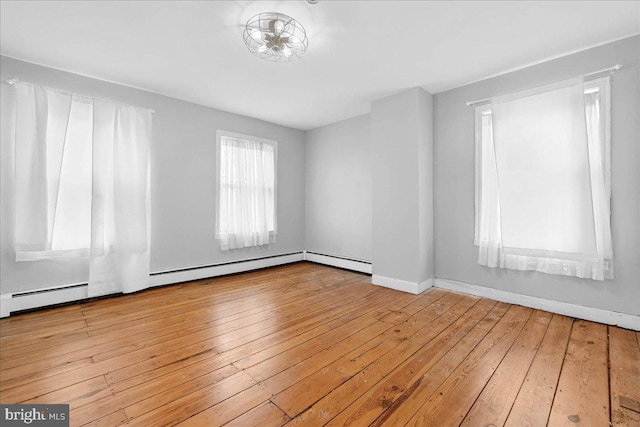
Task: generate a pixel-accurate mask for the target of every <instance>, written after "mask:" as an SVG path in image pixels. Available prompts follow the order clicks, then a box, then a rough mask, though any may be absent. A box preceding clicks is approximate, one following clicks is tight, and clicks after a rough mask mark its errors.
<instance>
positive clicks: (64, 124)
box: [14, 82, 152, 296]
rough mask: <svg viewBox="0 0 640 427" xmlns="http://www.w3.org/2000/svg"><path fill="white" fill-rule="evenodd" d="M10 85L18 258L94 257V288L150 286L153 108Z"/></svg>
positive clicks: (97, 290)
mask: <svg viewBox="0 0 640 427" xmlns="http://www.w3.org/2000/svg"><path fill="white" fill-rule="evenodd" d="M14 86H15V88H16V89H15V91H16V128H15V150H16V164H15V174H16V176H15V178H16V179H15V209H16V220H15V249H16V260H19V261H31V260H39V259H52V258H60V257H78V256H90V260H89V262H90V269H89V276H90V277H89V296H97V295H103V294H107V293H113V292H133V291H136V290H140V289H142V288H145V287H147V286H148V282H149V149H150V140H151V120H152V116H151V113H152V112H151V111H150V110H146V109H142V108H136V107H132V106H128V105H123V104H118V103H115V102H111V101H102V100H97V99H94V100H92V99H90V98H85V97H81V98H82V101H81V102H76V95H72V94H69V93H65V92H61V91H57V90H54V89H49V88H45V87H41V86H38V85H33V84H30V83H26V82H15V84H14ZM85 155H86V158H85ZM84 161H86V163H89V164H88V165H87V164H78V163H82V162H84ZM72 163H76V164H72ZM65 171H67V172H65ZM68 171H72V172H68ZM74 180H75V181H78V180H80V181H82V182H74ZM79 187H81V188H80V190H81V191H78V188H79ZM85 189H86V193H87V194H86V197H82V193H83V191H85ZM78 195H80V197H79V196H78ZM85 198H86V200H81V199H85ZM85 208H86V211H87V212H86V215H84V216H86V219H84V218H83V215H80V214H79V211H82V210H85ZM70 212H71V213H70ZM74 226H75V227H74ZM85 229H86V230H85ZM65 234H67V235H65ZM69 234H71V235H69ZM84 235H86V236H87V237H86V239H85V238H84V237H83V236H84ZM78 236H80V237H78ZM85 240H86V241H85Z"/></svg>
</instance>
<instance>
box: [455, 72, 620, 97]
mask: <svg viewBox="0 0 640 427" xmlns="http://www.w3.org/2000/svg"><path fill="white" fill-rule="evenodd" d="M620 68H622V65H620V64H616V65H614V66H613V67H609V68H603V69H602V70H598V71H593V72H591V73H587V74H583V75H582V77H589V76H594V75H596V74H601V73H606V72H609V73H613V72H615V71H618V70H619V69H620ZM487 101H491V98H484V99H478V100H477V101H469V102H467V106H468V107H469V106H471V105H475V104H481V103H483V102H487Z"/></svg>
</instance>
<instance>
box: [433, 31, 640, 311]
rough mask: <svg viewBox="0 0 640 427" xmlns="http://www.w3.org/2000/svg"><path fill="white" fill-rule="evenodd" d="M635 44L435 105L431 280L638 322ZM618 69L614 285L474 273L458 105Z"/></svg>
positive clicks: (467, 131) (639, 114)
mask: <svg viewBox="0 0 640 427" xmlns="http://www.w3.org/2000/svg"><path fill="white" fill-rule="evenodd" d="M639 57H640V37H637V36H636V37H633V38H628V39H625V40H621V41H618V42H614V43H611V44H607V45H603V46H600V47H596V48H593V49H589V50H586V51H583V52H579V53H576V54H573V55H569V56H565V57H562V58H559V59H555V60H552V61H549V62H545V63H542V64H539V65H535V66H532V67H528V68H526V69H522V70H519V71H516V72H512V73H509V74H505V75H502V76H499V77H496V78H492V79H488V80H484V81H482V82H479V83H475V84H472V85H468V86H464V87H461V88H458V89H454V90H450V91H447V92H443V93H439V94H437V95H436V98H435V110H436V111H435V219H434V222H435V275H436V277H440V278H445V279H451V280H456V281H461V282H466V283H472V284H477V285H481V286H486V287H490V288H495V289H499V290H504V291H508V292H515V293H519V294H524V295H531V296H535V297H540V298H545V299H550V300H557V301H562V302H568V303H572V304H578V305H582V306H587V307H596V308H600V309H605V310H611V311H616V312H622V313H627V314H634V315H638V314H640V206H639V205H640V190H639V188H640V174H639V172H638V171H639V170H640V133H639V121H640V110H639V99H640V92H639V89H640V84H639V74H640V73H639V70H638V68H639V64H640V58H639ZM618 63H619V64H622V65H623V68H622V69H621V70H620V71H617V72H616V73H615V74H614V75H613V78H612V86H611V91H612V107H611V113H612V132H611V138H612V140H611V147H612V164H611V169H612V179H611V182H612V218H611V226H612V233H613V236H612V238H613V250H614V254H613V255H614V265H615V280H612V281H604V282H597V281H593V280H582V279H578V278H569V277H564V276H556V275H549V274H544V273H536V272H521V271H512V270H501V269H493V268H487V267H483V266H480V265H478V263H477V262H476V261H477V255H478V249H477V248H476V247H475V246H474V245H473V225H474V179H475V177H474V174H475V172H474V109H473V107H467V106H466V104H465V102H467V101H472V100H477V99H483V98H487V97H491V96H495V95H502V94H507V93H510V92H514V91H519V90H522V89H527V88H532V87H536V86H540V85H543V84H546V83H550V82H555V81H559V80H563V79H566V78H570V77H575V76H578V75H581V74H585V73H589V72H592V71H596V70H600V69H603V68H607V67H610V66H612V65H615V64H618Z"/></svg>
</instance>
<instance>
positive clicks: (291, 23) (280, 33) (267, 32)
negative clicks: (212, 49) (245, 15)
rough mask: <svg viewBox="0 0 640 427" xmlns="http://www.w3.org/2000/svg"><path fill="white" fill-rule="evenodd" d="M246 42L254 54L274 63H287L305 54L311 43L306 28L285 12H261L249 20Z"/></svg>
mask: <svg viewBox="0 0 640 427" xmlns="http://www.w3.org/2000/svg"><path fill="white" fill-rule="evenodd" d="M244 43H245V44H246V45H247V48H248V49H249V51H250V52H251V53H253V54H254V55H256V56H258V57H260V58H262V59H266V60H268V61H274V62H288V61H294V60H296V59H299V58H301V57H302V55H304V52H305V51H306V50H307V46H308V45H309V40H308V39H307V33H306V31H305V30H304V27H303V26H302V25H301V24H300V23H299V22H298V21H296V20H295V19H293V18H292V17H290V16H287V15H284V14H282V13H275V12H265V13H260V14H258V15H256V16H254V17H252V18H251V19H249V21H247V25H246V27H245V29H244Z"/></svg>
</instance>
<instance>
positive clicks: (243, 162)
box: [216, 131, 277, 250]
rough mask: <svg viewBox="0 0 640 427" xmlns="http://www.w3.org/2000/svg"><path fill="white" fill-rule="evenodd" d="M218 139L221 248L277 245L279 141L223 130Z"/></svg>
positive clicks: (218, 218) (217, 187) (219, 237)
mask: <svg viewBox="0 0 640 427" xmlns="http://www.w3.org/2000/svg"><path fill="white" fill-rule="evenodd" d="M217 139H218V143H217V150H216V152H217V159H218V175H217V176H218V184H217V186H216V190H217V197H216V199H217V202H218V215H217V224H216V227H217V228H216V238H217V239H220V244H221V249H222V250H229V249H237V248H243V247H250V246H260V245H266V244H269V243H274V242H275V237H276V231H277V221H276V173H275V172H276V158H277V142H276V141H271V140H265V139H261V138H255V137H250V136H246V135H239V134H233V133H229V132H222V131H219V132H218V138H217Z"/></svg>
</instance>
